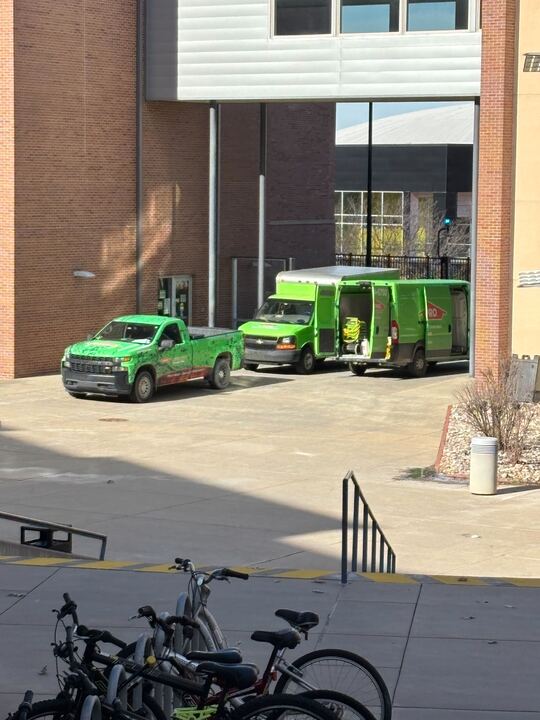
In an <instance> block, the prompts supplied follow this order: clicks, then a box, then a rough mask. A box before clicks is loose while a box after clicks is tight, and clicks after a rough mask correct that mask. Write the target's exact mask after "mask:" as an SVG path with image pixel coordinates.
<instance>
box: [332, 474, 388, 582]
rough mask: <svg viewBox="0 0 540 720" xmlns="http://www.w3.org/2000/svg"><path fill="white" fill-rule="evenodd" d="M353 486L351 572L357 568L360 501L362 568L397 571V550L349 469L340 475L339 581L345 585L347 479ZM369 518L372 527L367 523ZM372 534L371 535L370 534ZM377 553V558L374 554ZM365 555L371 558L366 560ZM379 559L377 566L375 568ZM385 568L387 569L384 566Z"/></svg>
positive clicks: (347, 561)
mask: <svg viewBox="0 0 540 720" xmlns="http://www.w3.org/2000/svg"><path fill="white" fill-rule="evenodd" d="M351 481H352V484H353V486H354V504H353V524H352V533H353V536H352V557H351V572H357V571H358V531H359V516H360V501H362V572H368V565H369V572H380V573H384V572H386V573H395V572H396V553H395V552H394V550H393V548H392V546H391V545H390V543H389V542H388V540H387V539H386V535H385V534H384V533H383V531H382V530H381V527H380V525H379V523H378V522H377V520H376V518H375V516H374V515H373V513H372V512H371V508H370V507H369V504H368V501H367V500H366V498H365V497H364V493H363V492H362V490H361V489H360V485H359V484H358V481H357V479H356V477H355V475H354V472H353V471H352V470H349V472H348V473H347V474H346V475H345V477H344V478H343V490H342V516H341V582H342V583H343V584H344V585H346V584H347V579H348V564H349V549H348V547H349V482H351ZM370 521H371V527H370ZM370 536H371V537H370ZM377 555H378V558H377ZM368 556H370V558H369V559H370V562H369V563H368ZM377 559H378V566H379V567H378V569H377ZM385 568H386V569H385Z"/></svg>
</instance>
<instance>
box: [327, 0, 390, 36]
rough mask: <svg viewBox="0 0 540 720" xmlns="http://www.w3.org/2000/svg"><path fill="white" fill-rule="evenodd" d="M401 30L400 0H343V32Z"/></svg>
mask: <svg viewBox="0 0 540 720" xmlns="http://www.w3.org/2000/svg"><path fill="white" fill-rule="evenodd" d="M398 30H399V0H341V32H342V33H372V32H397V31H398Z"/></svg>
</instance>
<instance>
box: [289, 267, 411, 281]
mask: <svg viewBox="0 0 540 720" xmlns="http://www.w3.org/2000/svg"><path fill="white" fill-rule="evenodd" d="M385 276H388V277H389V278H396V277H399V272H398V270H396V269H395V268H377V267H351V266H350V265H329V266H328V267H318V268H305V269H304V270H284V271H282V272H280V273H278V274H277V277H276V282H298V283H301V282H304V283H315V284H317V285H337V284H338V283H339V282H341V281H342V280H357V279H358V280H366V279H369V278H370V277H373V278H382V277H385Z"/></svg>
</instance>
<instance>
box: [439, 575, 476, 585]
mask: <svg viewBox="0 0 540 720" xmlns="http://www.w3.org/2000/svg"><path fill="white" fill-rule="evenodd" d="M428 577H430V578H433V580H437V581H438V582H441V583H443V584H444V585H489V583H487V582H486V581H485V580H481V579H480V578H477V577H459V576H455V577H454V576H452V575H429V576H428Z"/></svg>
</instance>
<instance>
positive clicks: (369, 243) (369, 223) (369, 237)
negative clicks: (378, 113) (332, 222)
mask: <svg viewBox="0 0 540 720" xmlns="http://www.w3.org/2000/svg"><path fill="white" fill-rule="evenodd" d="M366 216H367V217H366V266H367V267H371V256H372V251H373V103H372V102H370V103H369V117H368V156H367V208H366Z"/></svg>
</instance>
